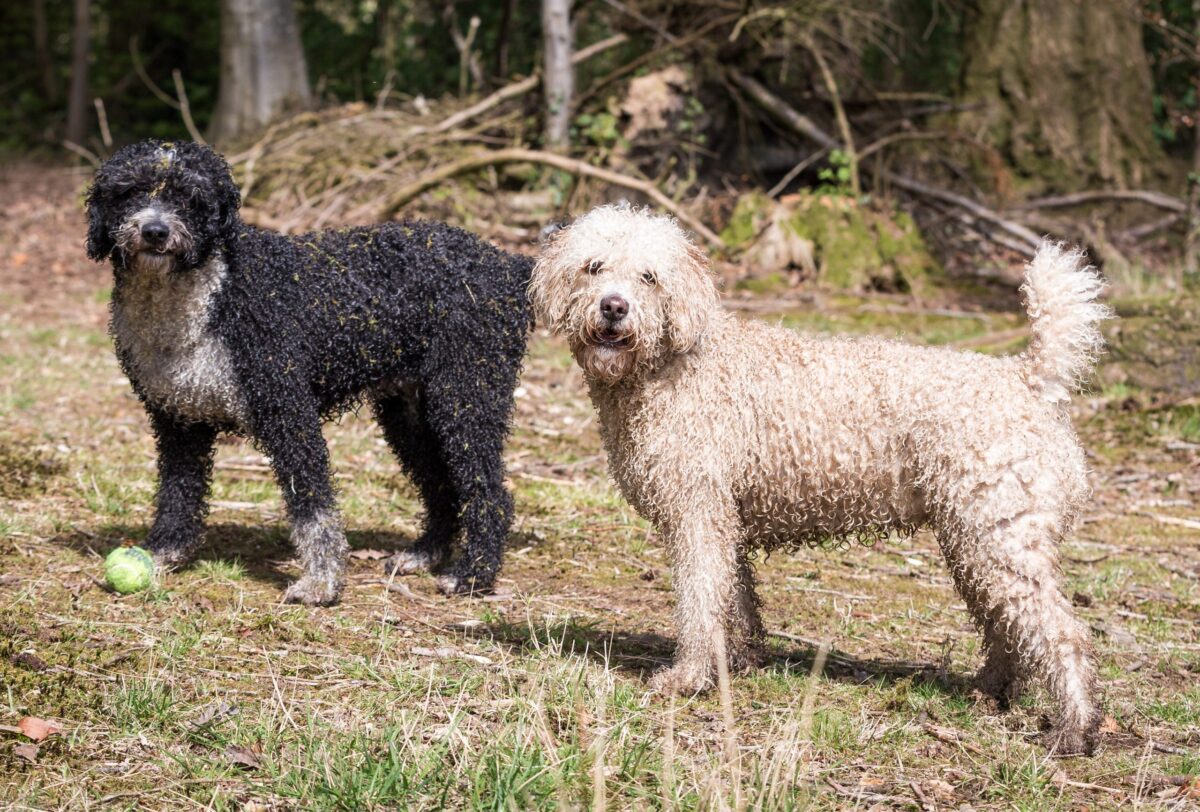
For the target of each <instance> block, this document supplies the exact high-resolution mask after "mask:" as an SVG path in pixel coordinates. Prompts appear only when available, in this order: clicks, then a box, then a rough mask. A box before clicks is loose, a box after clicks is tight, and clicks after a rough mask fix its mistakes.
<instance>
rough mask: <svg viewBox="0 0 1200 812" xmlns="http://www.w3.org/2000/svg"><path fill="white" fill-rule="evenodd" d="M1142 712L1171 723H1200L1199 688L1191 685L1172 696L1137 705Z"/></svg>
mask: <svg viewBox="0 0 1200 812" xmlns="http://www.w3.org/2000/svg"><path fill="white" fill-rule="evenodd" d="M1139 709H1140V710H1141V711H1142V713H1145V714H1146V715H1147V716H1149V717H1150V718H1152V719H1157V720H1158V721H1160V722H1167V723H1169V724H1173V725H1180V726H1189V725H1200V688H1198V687H1193V688H1190V689H1187V690H1185V691H1182V692H1180V693H1178V694H1177V695H1175V696H1172V697H1171V698H1169V699H1165V698H1159V699H1153V700H1150V701H1148V702H1145V703H1143V704H1141V705H1140V706H1139Z"/></svg>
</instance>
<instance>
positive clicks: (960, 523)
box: [531, 206, 1108, 752]
mask: <svg viewBox="0 0 1200 812" xmlns="http://www.w3.org/2000/svg"><path fill="white" fill-rule="evenodd" d="M1102 289H1103V282H1102V280H1101V279H1100V277H1099V276H1098V275H1097V274H1096V273H1095V272H1094V271H1093V270H1092V269H1090V268H1088V267H1086V265H1085V263H1084V261H1083V257H1082V255H1081V254H1080V253H1078V252H1072V251H1066V250H1064V249H1063V248H1061V247H1060V246H1056V245H1051V244H1047V245H1044V246H1043V247H1042V249H1041V250H1040V251H1039V252H1038V254H1037V256H1036V258H1035V259H1034V260H1033V261H1032V262H1031V263H1030V265H1029V267H1028V271H1027V275H1026V281H1025V286H1024V288H1023V291H1024V293H1025V298H1026V305H1027V309H1028V311H1029V315H1030V318H1031V320H1032V339H1031V342H1030V345H1029V349H1028V350H1027V351H1026V352H1024V353H1023V354H1021V355H1019V356H1015V357H1010V358H993V357H987V356H983V355H978V354H974V353H960V352H953V351H949V350H945V349H931V348H924V347H915V346H910V345H906V344H903V343H899V342H895V341H883V340H878V339H873V338H854V339H849V338H829V339H824V338H812V337H806V336H803V335H799V334H797V333H794V332H791V331H789V330H785V329H780V328H775V327H769V326H765V325H763V324H759V323H753V322H743V321H740V320H738V319H736V318H734V317H733V316H732V315H731V314H729V313H727V312H726V311H725V310H723V309H722V307H721V305H720V302H719V300H718V296H717V290H716V287H715V285H714V283H713V279H712V275H711V273H710V270H709V263H708V261H707V258H706V257H705V255H704V254H703V253H702V252H701V251H700V250H699V249H698V248H697V247H696V246H695V245H693V244H692V243H691V242H690V241H689V239H688V238H687V237H686V236H685V234H684V233H683V232H682V231H681V230H680V228H679V227H678V226H677V225H676V223H675V222H674V221H673V220H671V219H668V218H664V217H659V216H655V215H653V214H650V213H649V212H646V211H638V210H634V209H631V208H629V207H621V206H618V207H604V208H600V209H596V210H594V211H592V212H591V213H589V214H587V215H586V216H584V217H582V218H581V219H579V220H577V221H576V222H575V223H574V224H572V225H570V226H568V227H566V228H565V229H563V230H561V231H559V232H557V233H555V234H553V235H552V236H551V237H549V238H548V240H547V242H546V244H545V245H544V247H543V251H542V255H541V258H540V259H539V260H538V263H537V266H536V268H535V269H534V274H533V279H532V283H531V296H532V298H533V302H534V306H535V309H536V311H537V313H538V316H539V319H540V320H541V321H542V323H543V324H545V325H547V326H549V327H550V329H552V330H554V331H556V332H559V333H562V334H564V335H565V336H566V338H567V340H568V342H569V343H570V346H571V350H572V352H573V353H574V356H575V358H576V360H577V361H578V362H579V364H580V365H581V366H582V368H583V370H584V373H585V376H586V378H587V382H588V385H589V389H590V393H591V397H592V401H593V403H594V404H595V406H596V409H597V411H598V413H599V417H600V422H601V430H602V436H603V439H604V444H605V447H606V449H607V451H608V456H609V466H610V469H611V472H612V474H613V476H614V478H615V479H616V481H617V484H618V485H619V486H620V489H621V492H622V493H623V494H624V495H625V497H626V498H627V499H628V500H629V501H630V503H631V504H632V505H633V506H634V507H635V508H636V509H637V510H638V512H639V513H641V514H642V516H644V517H645V518H646V519H647V520H648V521H650V522H652V523H653V524H654V525H655V526H656V528H657V529H658V530H659V532H660V534H661V535H662V538H663V540H664V543H665V544H666V547H667V550H668V551H669V555H670V558H671V563H672V569H673V579H674V584H675V589H676V592H677V598H678V600H677V607H676V616H677V623H678V632H679V642H678V651H677V654H676V663H675V665H674V666H673V667H672V668H670V669H668V670H665V671H663V672H661V673H660V674H658V675H656V677H655V678H654V680H653V684H654V685H655V687H657V688H659V689H663V690H675V691H679V692H684V693H691V692H696V691H700V690H703V689H705V688H707V687H709V686H710V685H711V684H712V682H713V678H714V675H715V673H716V651H717V650H718V646H719V645H720V644H721V641H722V640H725V641H728V651H729V656H730V658H731V660H732V662H733V664H734V665H745V664H747V663H748V662H749V661H750V660H751V655H752V651H753V643H754V640H755V638H756V637H757V636H758V635H759V634H760V633H761V629H762V627H761V622H760V620H759V615H758V600H757V598H756V596H755V591H754V572H753V566H752V564H751V562H750V561H749V560H748V557H747V556H748V553H749V551H750V550H752V549H754V548H765V549H768V550H769V549H773V548H781V547H782V548H786V547H795V546H799V545H805V544H820V543H822V542H824V541H826V540H828V539H839V538H846V537H855V538H860V539H876V538H880V537H883V536H885V535H888V534H891V533H900V534H906V533H911V532H912V531H914V530H915V529H917V528H919V527H922V526H929V527H932V528H933V530H934V531H935V533H936V535H937V538H938V541H939V543H940V545H941V549H942V552H943V553H944V554H945V557H946V560H947V561H948V563H949V565H950V569H951V572H952V573H953V576H954V582H955V584H956V586H957V587H958V591H959V592H960V593H961V595H962V597H963V598H964V600H965V601H966V603H967V606H968V607H969V609H970V612H971V615H972V617H973V618H974V620H975V622H976V624H977V625H978V626H979V627H980V629H981V631H982V632H983V642H984V647H985V652H986V662H985V664H984V666H983V669H982V671H981V674H980V676H981V680H982V684H983V686H984V687H985V689H986V690H988V691H989V692H991V693H992V694H994V695H996V696H998V697H1001V698H1007V697H1009V696H1011V694H1012V692H1013V691H1014V690H1015V689H1016V687H1017V685H1018V683H1019V682H1020V681H1021V680H1022V679H1023V678H1025V677H1027V676H1028V677H1033V678H1036V679H1039V680H1040V681H1041V682H1042V683H1043V684H1044V685H1045V686H1046V688H1047V689H1048V690H1049V691H1050V693H1051V694H1052V695H1053V698H1054V700H1055V701H1056V704H1057V707H1058V714H1057V720H1056V725H1055V728H1054V741H1053V744H1054V745H1055V746H1056V747H1057V749H1058V751H1059V752H1081V751H1090V750H1091V749H1092V747H1093V745H1094V740H1095V731H1096V728H1097V726H1098V724H1099V721H1100V718H1101V717H1100V713H1099V710H1098V708H1097V705H1096V699H1095V694H1096V685H1095V683H1096V676H1095V669H1094V667H1093V665H1092V662H1091V656H1090V644H1089V637H1088V630H1087V627H1086V626H1085V625H1084V624H1083V623H1081V622H1080V621H1079V620H1078V619H1077V618H1075V617H1074V616H1073V614H1072V612H1071V607H1070V604H1069V603H1068V601H1067V600H1066V599H1065V598H1064V596H1063V594H1062V592H1061V591H1060V589H1059V577H1058V566H1057V550H1056V542H1057V541H1058V540H1059V539H1061V538H1062V537H1063V536H1064V535H1065V534H1066V533H1068V532H1069V531H1070V530H1071V529H1072V527H1073V525H1074V522H1075V519H1076V516H1077V515H1078V513H1079V511H1080V509H1081V508H1082V507H1083V505H1084V503H1085V500H1086V498H1087V496H1088V483H1087V469H1086V463H1085V460H1084V452H1083V449H1082V448H1081V447H1080V445H1079V442H1078V440H1077V439H1076V436H1075V432H1074V430H1073V428H1072V426H1071V423H1070V419H1069V416H1068V414H1067V404H1068V400H1069V397H1070V392H1071V391H1072V390H1073V389H1074V388H1075V386H1076V385H1077V384H1078V383H1079V381H1080V380H1081V379H1082V377H1083V376H1085V375H1086V374H1087V373H1088V371H1089V370H1090V368H1091V365H1092V362H1093V360H1094V358H1095V355H1096V353H1097V352H1098V351H1099V349H1100V347H1101V342H1102V339H1101V337H1100V333H1099V331H1098V329H1097V325H1098V323H1099V322H1100V321H1101V320H1102V319H1104V318H1106V317H1107V316H1108V311H1107V309H1106V308H1105V307H1104V306H1103V305H1101V304H1099V303H1097V302H1096V298H1097V296H1098V295H1099V294H1100V292H1101V291H1102Z"/></svg>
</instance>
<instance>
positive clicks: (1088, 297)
mask: <svg viewBox="0 0 1200 812" xmlns="http://www.w3.org/2000/svg"><path fill="white" fill-rule="evenodd" d="M1104 288H1105V284H1104V279H1103V278H1102V277H1101V276H1100V274H1099V273H1098V272H1097V271H1096V269H1095V268H1093V267H1092V266H1090V265H1088V264H1087V259H1086V258H1085V256H1084V254H1083V252H1082V251H1081V250H1079V249H1078V248H1072V249H1068V248H1066V247H1065V246H1063V245H1062V244H1061V243H1054V242H1043V243H1042V244H1041V246H1039V247H1038V251H1037V254H1036V255H1035V256H1034V258H1033V260H1032V261H1031V262H1030V263H1029V265H1028V266H1027V267H1026V269H1025V284H1024V285H1022V286H1021V292H1022V293H1023V294H1024V296H1025V310H1026V312H1027V313H1029V319H1030V322H1031V330H1030V339H1029V348H1028V349H1027V350H1026V351H1025V352H1024V353H1023V354H1022V356H1021V358H1022V359H1023V360H1024V362H1025V367H1026V374H1027V380H1028V382H1029V385H1030V387H1031V388H1032V389H1034V390H1035V391H1039V392H1040V393H1041V395H1042V397H1043V398H1045V399H1046V400H1048V401H1050V402H1051V403H1066V402H1067V401H1068V400H1070V398H1071V393H1072V392H1073V391H1074V390H1075V389H1077V388H1079V386H1080V385H1081V384H1082V383H1083V382H1084V380H1085V379H1086V378H1087V376H1088V374H1089V373H1090V372H1091V371H1092V366H1093V365H1094V364H1095V362H1096V357H1097V356H1098V355H1099V354H1100V351H1101V350H1102V349H1103V348H1104V337H1103V336H1102V335H1101V334H1100V322H1102V321H1104V320H1105V319H1109V318H1112V315H1113V313H1112V311H1111V310H1110V309H1109V308H1108V307H1107V306H1105V305H1103V304H1101V303H1100V302H1098V301H1096V300H1097V298H1099V296H1100V294H1101V293H1103V292H1104Z"/></svg>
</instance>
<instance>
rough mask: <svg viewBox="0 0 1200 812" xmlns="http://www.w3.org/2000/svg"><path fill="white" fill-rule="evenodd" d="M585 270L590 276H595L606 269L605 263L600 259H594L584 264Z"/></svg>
mask: <svg viewBox="0 0 1200 812" xmlns="http://www.w3.org/2000/svg"><path fill="white" fill-rule="evenodd" d="M583 270H584V272H585V273H586V274H587V275H588V276H595V275H596V274H598V273H600V272H601V271H602V270H604V263H603V262H601V261H600V260H598V259H593V260H592V261H591V262H589V263H588V264H587V265H584V266H583Z"/></svg>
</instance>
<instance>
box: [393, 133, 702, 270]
mask: <svg viewBox="0 0 1200 812" xmlns="http://www.w3.org/2000/svg"><path fill="white" fill-rule="evenodd" d="M521 162H528V163H539V164H545V165H547V166H552V167H554V168H555V169H561V170H563V171H564V172H570V173H572V174H575V175H583V176H586V177H591V178H597V179H598V180H602V181H604V182H606V183H611V184H613V185H614V186H621V187H624V188H626V189H632V190H633V191H635V192H641V193H642V194H644V195H646V196H647V197H648V198H650V199H651V200H652V201H654V203H655V204H656V205H658V206H660V207H661V208H664V209H666V210H667V211H669V212H670V213H671V214H673V215H675V217H676V218H678V219H679V221H680V222H682V223H683V224H684V225H686V226H687V227H688V228H690V229H692V231H695V232H696V233H697V234H699V235H700V236H701V237H703V238H704V240H705V241H706V242H708V243H710V244H711V245H712V246H714V247H716V248H723V247H724V243H722V242H721V238H720V237H718V236H717V234H716V232H714V231H713V230H712V229H710V228H709V227H708V226H706V225H704V223H702V222H700V221H699V220H697V219H696V218H695V217H692V216H691V215H690V214H688V213H687V212H686V211H684V210H683V209H682V208H681V207H680V206H679V205H678V204H676V203H675V202H674V201H673V200H671V199H670V198H669V197H667V196H666V195H665V194H663V193H662V192H661V191H660V190H659V189H658V187H656V186H655V185H654V184H652V183H650V182H649V181H645V180H641V179H639V178H632V177H630V176H628V175H622V174H621V173H619V172H614V171H612V170H610V169H602V168H600V167H598V166H593V165H591V164H589V163H586V162H584V161H580V160H577V159H575V158H568V157H566V156H565V155H558V154H556V153H553V152H543V151H541V150H532V149H523V148H521V147H513V148H511V149H500V150H496V151H494V152H483V153H479V154H477V155H471V156H468V157H466V158H463V159H461V160H458V161H454V162H453V163H448V164H443V165H442V166H439V167H438V168H437V169H435V170H433V171H432V172H429V173H428V174H426V175H424V176H423V177H420V178H418V179H417V180H415V181H413V182H412V183H409V184H407V185H406V186H404V187H402V188H401V189H400V190H399V191H398V192H396V193H395V194H394V195H392V196H391V198H390V199H389V200H388V201H387V202H386V203H385V204H384V205H383V207H382V208H380V210H379V219H381V220H391V219H392V218H394V217H395V216H396V214H397V213H398V212H399V211H400V209H402V208H404V206H405V205H406V204H407V203H408V202H409V201H411V200H412V199H413V198H415V197H417V196H418V195H419V194H421V193H422V192H424V191H425V190H427V189H431V188H432V187H434V186H437V185H438V184H439V183H441V182H442V181H445V180H447V179H449V178H452V177H454V176H455V175H461V174H462V173H464V172H470V171H472V170H475V169H481V168H483V167H485V166H496V165H498V164H504V163H521Z"/></svg>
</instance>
